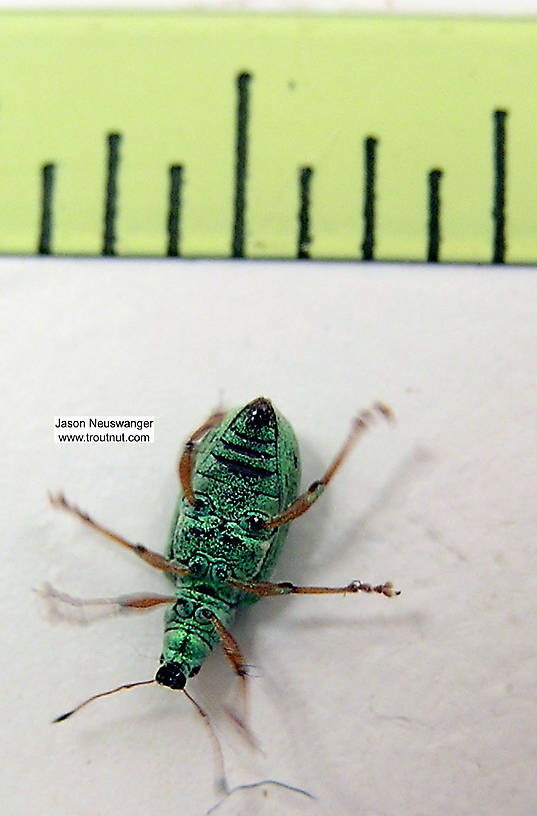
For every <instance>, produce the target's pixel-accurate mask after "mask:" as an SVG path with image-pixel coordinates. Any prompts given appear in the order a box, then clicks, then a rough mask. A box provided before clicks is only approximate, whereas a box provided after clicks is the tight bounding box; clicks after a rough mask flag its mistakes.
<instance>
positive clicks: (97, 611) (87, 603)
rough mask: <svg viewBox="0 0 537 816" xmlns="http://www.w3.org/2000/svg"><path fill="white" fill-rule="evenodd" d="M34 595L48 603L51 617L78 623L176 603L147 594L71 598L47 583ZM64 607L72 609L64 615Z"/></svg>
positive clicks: (167, 597)
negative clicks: (89, 611) (88, 611)
mask: <svg viewBox="0 0 537 816" xmlns="http://www.w3.org/2000/svg"><path fill="white" fill-rule="evenodd" d="M35 592H37V594H38V595H40V596H41V597H42V598H44V599H45V601H46V602H47V606H48V612H49V615H50V617H51V618H55V619H59V620H66V621H68V622H69V623H81V624H87V623H90V622H93V621H95V620H100V619H101V618H108V617H111V616H112V615H118V614H120V613H121V612H123V611H124V610H129V611H130V610H133V611H140V612H143V611H145V610H146V609H152V608H153V607H155V606H160V605H162V604H170V603H173V601H175V595H157V594H150V593H147V594H146V595H142V594H137V595H120V596H119V597H118V598H74V597H73V596H72V595H68V594H67V593H66V592H60V591H59V590H57V589H54V587H53V586H51V585H50V584H45V585H44V586H43V588H42V589H36V590H35ZM64 605H65V606H70V607H73V609H72V610H71V611H70V612H68V613H66V612H64V611H63V608H62V607H63V606H64ZM89 607H92V612H91V614H90V616H89V617H88V615H87V610H88V608H89Z"/></svg>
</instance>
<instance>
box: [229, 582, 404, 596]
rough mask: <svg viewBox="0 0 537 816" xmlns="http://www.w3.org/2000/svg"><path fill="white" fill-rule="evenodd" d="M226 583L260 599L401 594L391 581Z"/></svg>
mask: <svg viewBox="0 0 537 816" xmlns="http://www.w3.org/2000/svg"><path fill="white" fill-rule="evenodd" d="M226 583H227V584H229V585H230V586H232V587H233V589H238V590H240V592H249V593H250V594H252V595H258V596H259V597H260V598H263V597H269V596H271V595H347V594H348V593H353V592H376V593H378V594H379V595H385V596H386V597H387V598H394V597H395V596H396V595H400V594H401V592H400V590H398V589H394V588H393V584H392V582H391V581H386V583H384V584H377V585H376V586H374V585H373V584H366V583H363V582H362V581H351V582H350V584H347V586H343V587H318V586H295V585H294V584H291V583H289V582H288V581H281V582H280V583H278V584H272V583H270V582H269V581H238V580H236V579H235V578H228V579H227V581H226Z"/></svg>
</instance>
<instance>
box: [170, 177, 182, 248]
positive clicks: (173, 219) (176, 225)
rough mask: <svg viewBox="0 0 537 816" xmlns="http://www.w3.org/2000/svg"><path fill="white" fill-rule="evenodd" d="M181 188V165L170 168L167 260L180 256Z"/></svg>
mask: <svg viewBox="0 0 537 816" xmlns="http://www.w3.org/2000/svg"><path fill="white" fill-rule="evenodd" d="M182 186H183V165H182V164H173V165H172V166H171V167H170V206H169V210H168V250H167V253H166V254H167V255H168V257H169V258H177V257H179V256H180V255H181V244H180V240H181V190H182Z"/></svg>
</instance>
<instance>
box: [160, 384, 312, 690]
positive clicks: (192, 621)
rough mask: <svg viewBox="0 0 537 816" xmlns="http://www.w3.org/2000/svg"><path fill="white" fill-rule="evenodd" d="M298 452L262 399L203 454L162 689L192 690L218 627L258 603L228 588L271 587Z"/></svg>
mask: <svg viewBox="0 0 537 816" xmlns="http://www.w3.org/2000/svg"><path fill="white" fill-rule="evenodd" d="M299 483H300V460H299V451H298V444H297V441H296V438H295V434H294V432H293V429H292V428H291V425H290V424H289V422H288V421H287V420H286V419H285V418H284V417H283V416H282V415H281V414H280V413H279V412H278V411H277V410H276V409H275V408H274V407H273V406H272V404H271V403H270V401H269V400H267V399H265V398H263V397H260V398H258V399H256V400H253V401H252V402H250V403H249V404H248V405H246V406H244V407H242V408H239V409H234V410H232V411H229V413H227V414H226V415H225V417H224V418H223V419H222V421H221V422H220V424H219V425H218V426H217V427H215V428H213V429H211V430H209V431H208V432H207V433H206V435H205V436H204V437H203V439H202V440H201V442H200V444H199V445H198V447H197V450H196V455H195V461H194V464H193V470H192V489H193V493H194V496H195V502H194V504H192V503H191V502H189V501H188V500H187V498H186V497H185V496H184V495H182V496H180V498H179V501H178V506H177V512H176V515H175V518H174V522H173V525H172V529H171V531H170V538H169V542H168V549H167V557H168V558H169V559H170V560H173V561H174V562H176V563H178V564H181V565H184V566H186V567H188V570H189V574H188V575H185V576H180V575H171V574H170V575H169V577H170V578H171V580H173V581H174V583H175V584H176V592H177V600H176V601H175V603H174V604H173V605H172V606H171V607H170V608H169V609H168V611H167V613H166V616H165V633H164V645H163V651H162V655H161V667H160V669H159V670H158V672H157V675H156V680H157V682H158V683H160V684H161V685H165V686H169V687H170V688H175V689H180V688H183V687H184V685H185V683H186V681H187V679H188V678H189V677H192V676H193V675H196V674H197V673H198V671H199V670H200V667H201V665H202V663H203V661H204V660H205V658H206V657H207V656H208V655H209V653H210V652H211V650H212V649H213V647H214V646H215V645H216V644H217V643H218V642H219V640H220V637H219V634H218V630H217V628H215V624H214V618H217V619H218V621H219V622H220V623H221V625H222V626H223V627H225V628H226V629H229V627H230V626H231V625H232V623H233V620H234V617H235V613H236V610H237V608H239V607H240V606H243V605H246V604H250V603H253V602H255V601H256V600H258V597H257V596H256V595H253V594H251V593H245V592H241V591H240V590H237V589H235V588H233V587H232V586H230V585H229V584H228V583H226V581H227V580H229V579H237V580H239V581H263V580H266V579H267V578H268V577H269V576H270V574H271V572H272V570H273V567H274V565H275V563H276V560H277V558H278V555H279V553H280V550H281V547H282V545H283V542H284V540H285V537H286V535H287V531H288V526H289V525H288V524H285V525H282V526H280V527H277V528H275V529H265V528H264V527H263V526H262V522H263V521H265V520H267V519H269V518H272V517H274V516H276V515H277V514H278V513H280V512H281V511H282V510H283V509H285V508H286V507H287V506H289V505H290V504H291V503H292V502H293V501H294V500H295V499H296V497H297V495H298V489H299Z"/></svg>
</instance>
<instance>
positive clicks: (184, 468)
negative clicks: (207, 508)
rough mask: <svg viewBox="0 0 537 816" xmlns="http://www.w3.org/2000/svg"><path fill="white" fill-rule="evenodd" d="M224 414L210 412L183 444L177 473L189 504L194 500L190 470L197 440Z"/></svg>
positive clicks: (219, 421) (194, 456)
mask: <svg viewBox="0 0 537 816" xmlns="http://www.w3.org/2000/svg"><path fill="white" fill-rule="evenodd" d="M225 415H226V412H225V411H215V412H214V414H211V416H210V417H209V418H208V419H207V420H205V422H204V423H203V425H200V426H199V428H197V429H196V430H195V431H194V433H193V434H192V436H191V437H190V439H189V440H188V441H187V442H186V444H185V447H184V449H183V453H182V454H181V458H180V459H179V466H178V474H179V481H180V482H181V487H182V489H183V493H184V495H185V498H186V500H187V501H188V502H189V504H194V503H195V501H196V497H195V496H194V491H193V490H192V471H193V469H194V460H195V458H196V450H197V444H196V443H197V442H199V440H200V439H201V438H202V437H203V436H205V434H206V433H207V431H210V430H211V428H216V426H217V425H220V423H221V422H222V420H223V418H224V417H225Z"/></svg>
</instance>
